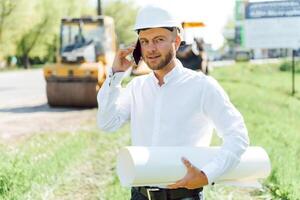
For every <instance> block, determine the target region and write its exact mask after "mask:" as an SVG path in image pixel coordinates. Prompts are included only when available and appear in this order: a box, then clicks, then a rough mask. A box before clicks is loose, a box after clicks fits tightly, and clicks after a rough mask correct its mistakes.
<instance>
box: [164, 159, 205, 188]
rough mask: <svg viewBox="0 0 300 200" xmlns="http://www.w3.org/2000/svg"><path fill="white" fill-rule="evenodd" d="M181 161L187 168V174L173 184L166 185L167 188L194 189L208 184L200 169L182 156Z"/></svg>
mask: <svg viewBox="0 0 300 200" xmlns="http://www.w3.org/2000/svg"><path fill="white" fill-rule="evenodd" d="M182 162H183V164H184V165H185V166H186V168H187V174H186V175H185V177H183V179H181V180H179V181H177V182H176V183H174V184H171V185H168V188H169V189H176V188H187V189H196V188H200V187H203V186H205V185H207V184H208V179H207V176H206V175H205V174H204V173H203V172H202V171H200V170H199V169H198V168H197V167H195V166H193V165H192V164H191V163H190V161H189V160H187V159H186V158H182Z"/></svg>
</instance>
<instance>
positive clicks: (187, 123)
mask: <svg viewBox="0 0 300 200" xmlns="http://www.w3.org/2000/svg"><path fill="white" fill-rule="evenodd" d="M180 28H181V27H180V23H178V22H177V21H176V20H174V18H173V17H172V15H171V14H170V13H169V12H168V10H166V9H163V8H161V7H158V6H153V5H152V6H146V7H144V8H142V9H141V10H140V12H139V13H138V16H137V19H136V25H135V30H136V31H137V33H138V39H139V42H140V45H141V53H142V59H143V61H144V62H145V63H146V64H147V65H148V66H149V68H151V69H152V70H153V72H151V73H150V74H148V75H143V76H139V77H136V78H134V79H133V80H132V81H131V82H130V83H129V84H128V85H127V87H126V88H124V89H123V88H122V87H121V85H120V83H121V81H122V78H123V74H124V72H125V71H126V70H127V69H128V68H129V67H130V66H131V65H132V62H131V61H129V60H128V59H127V58H126V57H127V56H128V55H130V54H131V53H132V52H133V50H134V46H131V47H129V48H127V49H122V50H119V51H118V52H117V55H116V57H115V60H114V63H113V66H112V68H111V71H110V72H109V75H108V78H107V79H106V81H105V83H104V85H103V86H102V88H101V90H100V92H99V94H98V103H99V111H98V121H97V123H98V125H99V127H100V128H101V129H103V130H105V131H115V130H117V129H118V128H119V127H120V126H121V125H123V124H124V123H125V122H126V121H128V120H130V121H131V136H132V145H136V146H209V145H210V142H211V136H212V130H213V127H215V128H216V130H217V132H218V135H219V136H220V137H222V139H223V145H222V147H221V148H220V150H219V152H218V154H217V155H216V156H215V158H214V159H213V160H212V161H211V162H210V163H208V164H207V165H205V166H203V167H202V168H201V169H198V168H196V167H194V166H193V163H190V162H189V161H188V160H187V159H185V158H182V161H183V164H184V165H185V166H186V168H187V174H186V176H185V177H184V178H183V179H181V180H178V181H177V182H176V183H174V184H172V185H169V186H166V187H167V188H161V187H157V188H155V187H154V188H153V187H147V186H145V187H135V188H132V193H131V194H132V197H131V199H132V200H147V199H152V200H158V199H159V200H160V199H165V200H167V199H168V200H175V199H176V200H196V199H203V198H202V196H203V195H202V188H203V186H205V185H207V184H212V183H213V182H214V181H215V180H216V179H218V177H219V176H221V175H222V174H224V173H225V172H227V171H228V170H229V169H232V168H233V167H234V166H236V165H237V164H238V162H239V159H240V156H241V155H242V153H243V152H244V151H245V149H246V148H247V146H248V143H249V140H248V136H247V129H246V127H245V124H244V120H243V117H242V116H241V114H240V113H239V112H238V111H237V110H236V109H235V107H234V106H233V105H232V104H231V103H230V100H229V98H228V97H227V95H226V93H225V92H224V91H223V89H222V88H221V87H220V86H219V84H218V83H217V82H216V81H215V80H214V79H213V78H211V77H209V76H205V75H204V74H203V73H201V72H195V71H192V70H189V69H186V68H183V66H182V64H181V63H180V62H179V61H178V60H177V59H176V57H175V55H176V50H177V49H178V47H179V44H180V42H181V38H180V35H179V30H180Z"/></svg>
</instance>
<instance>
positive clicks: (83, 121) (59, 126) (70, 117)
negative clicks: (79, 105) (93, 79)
mask: <svg viewBox="0 0 300 200" xmlns="http://www.w3.org/2000/svg"><path fill="white" fill-rule="evenodd" d="M96 112H97V111H96V108H95V109H68V108H50V107H49V106H48V105H47V104H46V103H39V104H31V105H23V106H15V107H7V108H0V119H1V120H0V140H1V141H2V142H5V143H6V142H13V141H15V140H18V139H20V138H23V137H29V136H30V135H32V134H36V133H47V132H62V131H71V132H72V131H75V130H78V129H84V127H85V126H88V124H90V123H89V122H90V121H91V120H95V118H96ZM89 126H90V125H89Z"/></svg>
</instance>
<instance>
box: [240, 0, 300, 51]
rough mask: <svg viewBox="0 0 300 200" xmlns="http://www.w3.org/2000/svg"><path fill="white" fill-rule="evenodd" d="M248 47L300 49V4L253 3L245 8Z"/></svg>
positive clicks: (277, 2) (278, 2) (288, 2)
mask: <svg viewBox="0 0 300 200" xmlns="http://www.w3.org/2000/svg"><path fill="white" fill-rule="evenodd" d="M245 46H246V47H248V48H252V49H255V48H291V49H297V48H299V47H300V1H299V0H288V1H266V2H250V3H247V4H246V8H245Z"/></svg>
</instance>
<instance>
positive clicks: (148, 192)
mask: <svg viewBox="0 0 300 200" xmlns="http://www.w3.org/2000/svg"><path fill="white" fill-rule="evenodd" d="M146 190H147V198H148V199H149V200H151V193H150V192H155V191H159V188H146Z"/></svg>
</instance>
